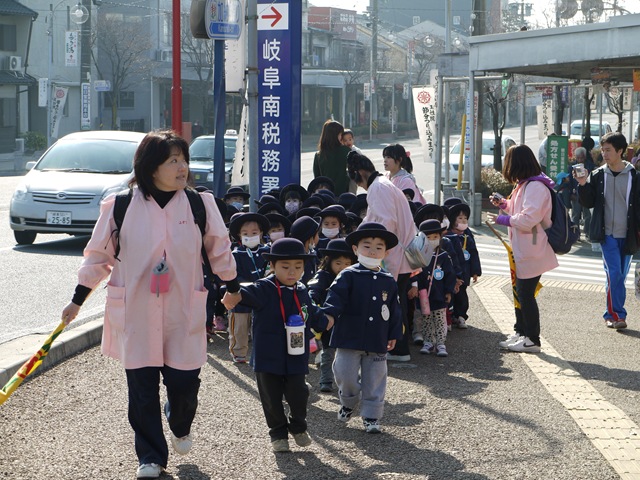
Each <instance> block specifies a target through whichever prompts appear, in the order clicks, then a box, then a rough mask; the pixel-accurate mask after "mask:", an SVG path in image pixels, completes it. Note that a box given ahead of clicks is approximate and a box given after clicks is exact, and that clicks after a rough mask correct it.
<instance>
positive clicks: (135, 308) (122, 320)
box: [78, 188, 236, 370]
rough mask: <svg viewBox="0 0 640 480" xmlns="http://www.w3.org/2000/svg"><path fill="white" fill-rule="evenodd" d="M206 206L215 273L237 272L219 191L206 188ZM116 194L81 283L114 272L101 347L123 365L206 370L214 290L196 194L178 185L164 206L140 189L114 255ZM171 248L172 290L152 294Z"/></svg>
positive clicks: (93, 283)
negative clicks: (192, 199) (206, 276)
mask: <svg viewBox="0 0 640 480" xmlns="http://www.w3.org/2000/svg"><path fill="white" fill-rule="evenodd" d="M200 195H201V196H202V199H203V200H204V204H205V208H206V211H207V226H206V230H205V237H204V241H205V248H206V251H207V253H208V256H209V260H210V262H211V266H212V268H213V271H214V273H216V274H217V275H218V276H219V277H220V278H221V279H222V280H233V279H234V278H235V277H236V263H235V260H234V258H233V255H232V254H231V248H230V241H229V237H228V234H227V229H226V228H225V225H224V221H223V220H222V217H221V216H220V212H219V211H218V209H217V207H216V204H215V202H214V199H213V196H212V195H211V194H200ZM114 203H115V196H110V197H108V198H107V199H105V200H104V202H103V203H102V205H101V207H100V218H98V222H97V223H96V226H95V228H94V230H93V234H92V235H91V239H90V240H89V243H88V244H87V247H86V248H85V250H84V260H83V262H82V265H81V267H80V270H79V272H78V283H79V284H81V285H85V286H87V287H90V288H91V289H94V288H96V287H97V286H98V284H99V283H100V282H101V281H102V280H104V279H106V278H107V277H109V275H110V278H109V281H108V283H107V299H106V306H105V316H104V331H103V335H102V353H103V354H104V355H106V356H109V357H112V358H115V359H117V360H120V362H121V363H122V365H123V366H124V368H126V369H133V368H141V367H149V366H156V367H159V366H163V365H168V366H170V367H173V368H176V369H179V370H193V369H196V368H200V367H201V366H202V365H204V363H205V362H206V359H207V338H206V332H205V318H206V300H207V290H206V289H205V288H204V285H203V274H202V257H201V254H200V249H201V245H202V240H201V238H202V237H201V235H200V229H199V228H198V226H197V225H196V224H195V222H194V219H193V214H192V212H191V207H190V205H189V200H188V199H187V195H186V194H185V192H184V191H178V192H176V194H175V195H174V197H173V198H172V199H171V200H170V201H169V203H168V204H167V205H166V206H165V208H164V209H163V208H160V206H159V205H158V204H157V203H156V202H155V201H154V200H153V199H151V200H145V199H144V196H143V195H142V193H141V192H140V191H139V190H138V189H137V188H136V189H134V194H133V198H132V199H131V204H130V205H129V207H128V209H127V214H126V215H125V217H124V221H123V225H122V231H121V233H122V235H121V237H120V253H119V255H118V256H119V258H120V259H121V260H122V261H117V260H115V259H114V257H113V255H114V253H115V243H114V240H115V236H114V234H113V232H114V230H115V228H116V226H115V222H114V220H113V206H114ZM165 254H166V263H167V265H168V267H169V291H168V292H167V293H161V294H159V295H157V294H156V293H151V291H150V281H151V272H152V269H153V268H154V267H155V266H156V265H157V264H158V262H160V260H162V257H163V255H165Z"/></svg>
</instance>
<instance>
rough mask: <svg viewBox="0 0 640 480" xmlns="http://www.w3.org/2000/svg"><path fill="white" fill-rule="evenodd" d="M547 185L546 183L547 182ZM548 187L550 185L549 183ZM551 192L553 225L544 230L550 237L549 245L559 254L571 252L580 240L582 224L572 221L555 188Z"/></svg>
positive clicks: (550, 189)
mask: <svg viewBox="0 0 640 480" xmlns="http://www.w3.org/2000/svg"><path fill="white" fill-rule="evenodd" d="M545 185H546V184H545ZM547 188H549V186H548V185H547ZM549 192H551V226H550V227H549V228H545V229H544V232H545V233H546V234H547V238H548V239H549V245H551V248H553V251H554V252H555V253H557V254H558V255H564V254H565V253H569V251H570V250H571V247H572V246H573V244H574V243H576V242H577V241H578V240H580V226H579V225H576V224H574V223H573V222H572V221H571V217H570V216H569V212H568V211H567V207H565V206H564V203H563V202H562V199H561V198H560V196H559V195H558V194H557V193H556V191H555V190H554V189H553V188H549Z"/></svg>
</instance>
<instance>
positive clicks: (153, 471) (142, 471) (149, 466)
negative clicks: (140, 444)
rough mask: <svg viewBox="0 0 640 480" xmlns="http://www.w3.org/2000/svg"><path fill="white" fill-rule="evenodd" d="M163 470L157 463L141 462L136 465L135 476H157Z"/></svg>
mask: <svg viewBox="0 0 640 480" xmlns="http://www.w3.org/2000/svg"><path fill="white" fill-rule="evenodd" d="M163 471H164V468H162V467H161V466H160V465H158V464H157V463H143V464H142V465H140V466H139V467H138V473H137V474H136V478H158V477H159V476H160V474H161V473H162V472H163Z"/></svg>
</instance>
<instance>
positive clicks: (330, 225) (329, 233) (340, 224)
mask: <svg viewBox="0 0 640 480" xmlns="http://www.w3.org/2000/svg"><path fill="white" fill-rule="evenodd" d="M318 216H319V217H320V218H322V222H321V223H320V227H321V233H322V235H321V236H320V238H319V240H318V245H317V249H318V250H320V249H322V248H326V247H327V245H328V243H329V242H330V241H331V240H333V239H334V238H339V237H341V236H342V235H341V234H340V232H341V231H342V229H343V228H344V226H345V225H346V224H347V222H348V221H349V219H348V218H347V212H346V211H345V209H344V207H343V206H342V205H330V206H328V207H327V208H325V209H324V210H322V211H321V212H320V213H319V214H318ZM318 254H320V252H318Z"/></svg>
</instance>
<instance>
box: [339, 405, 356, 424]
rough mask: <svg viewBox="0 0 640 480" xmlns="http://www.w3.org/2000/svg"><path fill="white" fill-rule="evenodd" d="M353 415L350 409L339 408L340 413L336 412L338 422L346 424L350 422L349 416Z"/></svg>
mask: <svg viewBox="0 0 640 480" xmlns="http://www.w3.org/2000/svg"><path fill="white" fill-rule="evenodd" d="M352 414H353V409H352V408H347V407H340V411H339V412H338V420H340V421H341V422H344V423H347V422H348V421H349V420H351V415H352Z"/></svg>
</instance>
